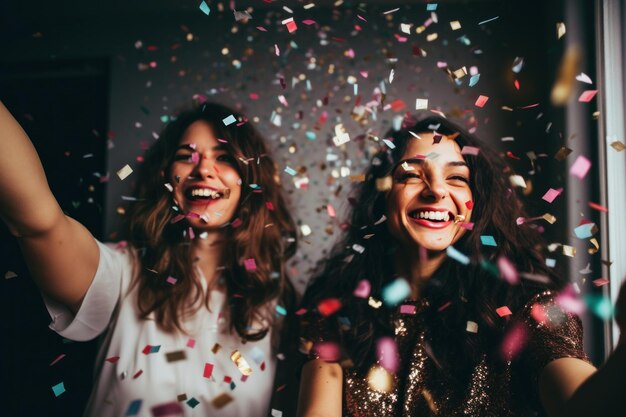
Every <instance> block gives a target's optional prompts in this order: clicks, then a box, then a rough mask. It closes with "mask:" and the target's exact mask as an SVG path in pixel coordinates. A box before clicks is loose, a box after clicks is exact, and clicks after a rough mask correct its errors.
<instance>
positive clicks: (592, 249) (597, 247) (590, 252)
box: [587, 237, 600, 255]
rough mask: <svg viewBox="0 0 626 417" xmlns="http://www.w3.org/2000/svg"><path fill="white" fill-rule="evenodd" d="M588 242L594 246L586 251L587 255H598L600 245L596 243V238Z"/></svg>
mask: <svg viewBox="0 0 626 417" xmlns="http://www.w3.org/2000/svg"><path fill="white" fill-rule="evenodd" d="M589 242H591V244H592V245H593V246H594V247H593V248H589V249H587V252H588V253H589V255H594V254H596V253H598V251H599V250H600V244H599V243H598V241H597V240H596V238H595V237H592V238H591V239H589Z"/></svg>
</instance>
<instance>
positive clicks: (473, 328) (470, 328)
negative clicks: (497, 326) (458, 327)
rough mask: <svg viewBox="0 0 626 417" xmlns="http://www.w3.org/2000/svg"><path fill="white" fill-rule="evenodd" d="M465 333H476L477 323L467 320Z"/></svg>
mask: <svg viewBox="0 0 626 417" xmlns="http://www.w3.org/2000/svg"><path fill="white" fill-rule="evenodd" d="M465 331H468V332H470V333H478V323H476V322H475V321H471V320H468V321H467V325H466V326H465Z"/></svg>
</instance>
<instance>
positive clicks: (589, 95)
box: [578, 90, 598, 103]
mask: <svg viewBox="0 0 626 417" xmlns="http://www.w3.org/2000/svg"><path fill="white" fill-rule="evenodd" d="M597 93H598V90H586V91H583V93H582V94H581V95H580V97H578V101H580V102H583V103H589V102H590V101H591V100H592V99H593V98H594V97H595V96H596V94H597Z"/></svg>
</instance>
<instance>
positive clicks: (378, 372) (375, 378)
mask: <svg viewBox="0 0 626 417" xmlns="http://www.w3.org/2000/svg"><path fill="white" fill-rule="evenodd" d="M367 383H368V385H369V387H370V388H371V389H373V390H374V391H378V392H390V391H391V390H392V389H393V378H392V376H391V374H390V373H389V372H387V370H386V369H385V368H383V367H382V366H377V365H375V366H372V367H371V368H370V370H369V372H368V373H367Z"/></svg>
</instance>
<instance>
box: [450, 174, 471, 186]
mask: <svg viewBox="0 0 626 417" xmlns="http://www.w3.org/2000/svg"><path fill="white" fill-rule="evenodd" d="M448 179H449V180H458V181H463V182H464V183H467V184H469V178H467V177H463V176H461V175H454V176H452V177H449V178H448Z"/></svg>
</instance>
